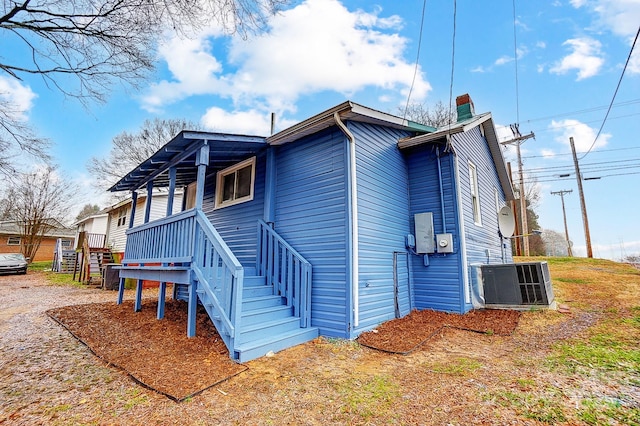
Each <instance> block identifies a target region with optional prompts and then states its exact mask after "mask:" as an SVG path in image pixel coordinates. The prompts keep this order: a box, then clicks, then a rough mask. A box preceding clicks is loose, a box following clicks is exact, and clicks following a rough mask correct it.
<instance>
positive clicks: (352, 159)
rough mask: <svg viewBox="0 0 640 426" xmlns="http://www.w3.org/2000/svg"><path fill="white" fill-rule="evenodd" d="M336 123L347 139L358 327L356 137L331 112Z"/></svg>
mask: <svg viewBox="0 0 640 426" xmlns="http://www.w3.org/2000/svg"><path fill="white" fill-rule="evenodd" d="M333 118H334V119H335V121H336V124H337V125H338V127H339V128H340V130H342V133H344V134H345V136H346V137H347V139H349V178H350V179H349V180H350V181H351V186H350V188H349V191H350V195H351V253H352V255H351V261H352V265H351V297H352V298H353V326H354V327H358V325H359V322H360V321H359V317H360V306H359V303H358V298H359V288H358V286H359V277H358V275H359V272H358V263H359V256H358V186H357V185H356V138H355V136H353V133H351V131H350V130H349V129H348V128H347V126H346V125H345V124H344V123H343V122H342V120H341V119H340V115H339V114H338V112H337V111H336V112H334V113H333Z"/></svg>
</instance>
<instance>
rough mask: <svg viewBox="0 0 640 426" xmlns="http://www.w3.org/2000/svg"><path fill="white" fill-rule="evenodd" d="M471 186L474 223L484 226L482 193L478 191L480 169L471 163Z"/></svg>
mask: <svg viewBox="0 0 640 426" xmlns="http://www.w3.org/2000/svg"><path fill="white" fill-rule="evenodd" d="M469 186H470V189H471V208H472V210H473V223H475V224H476V225H482V219H481V216H480V193H479V191H478V169H477V168H476V166H475V164H473V163H469Z"/></svg>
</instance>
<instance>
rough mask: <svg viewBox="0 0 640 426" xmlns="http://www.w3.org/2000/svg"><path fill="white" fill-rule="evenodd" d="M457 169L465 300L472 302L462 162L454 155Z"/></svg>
mask: <svg viewBox="0 0 640 426" xmlns="http://www.w3.org/2000/svg"><path fill="white" fill-rule="evenodd" d="M454 161H455V164H456V165H455V170H456V186H457V187H458V191H457V192H458V223H459V224H460V261H461V263H462V285H463V288H464V302H465V303H467V304H468V303H471V284H470V281H469V271H468V269H469V266H468V265H467V233H466V231H465V228H464V209H463V205H462V185H461V184H460V163H459V162H458V157H457V156H455V157H454Z"/></svg>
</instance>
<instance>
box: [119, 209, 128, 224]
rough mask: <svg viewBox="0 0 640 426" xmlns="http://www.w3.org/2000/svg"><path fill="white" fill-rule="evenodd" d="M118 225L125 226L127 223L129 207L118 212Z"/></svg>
mask: <svg viewBox="0 0 640 426" xmlns="http://www.w3.org/2000/svg"><path fill="white" fill-rule="evenodd" d="M117 223H118V225H117V226H118V227H121V226H125V225H126V224H127V209H121V210H120V211H119V212H118V222H117Z"/></svg>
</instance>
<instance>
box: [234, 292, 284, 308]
mask: <svg viewBox="0 0 640 426" xmlns="http://www.w3.org/2000/svg"><path fill="white" fill-rule="evenodd" d="M243 296H244V292H243ZM242 299H243V300H242V312H245V311H252V310H254V309H261V308H270V307H273V306H282V305H283V304H284V298H282V297H281V296H273V295H271V294H269V295H267V296H256V297H243V298H242Z"/></svg>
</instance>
